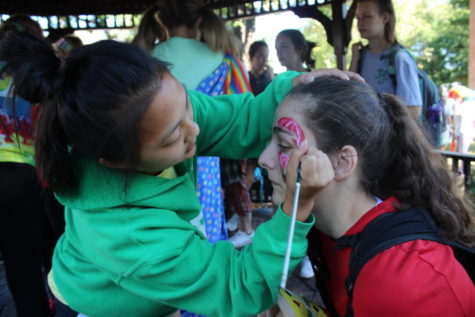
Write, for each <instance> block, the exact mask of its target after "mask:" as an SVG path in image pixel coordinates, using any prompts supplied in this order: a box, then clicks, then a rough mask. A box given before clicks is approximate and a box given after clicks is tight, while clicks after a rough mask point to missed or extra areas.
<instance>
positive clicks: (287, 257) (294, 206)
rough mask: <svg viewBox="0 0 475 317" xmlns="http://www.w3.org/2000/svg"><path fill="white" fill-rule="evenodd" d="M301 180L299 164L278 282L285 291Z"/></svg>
mask: <svg viewBox="0 0 475 317" xmlns="http://www.w3.org/2000/svg"><path fill="white" fill-rule="evenodd" d="M301 179H302V176H301V174H300V164H299V166H298V168H297V181H296V183H295V191H294V201H293V204H292V216H291V218H290V229H289V237H288V240H287V250H286V251H285V258H284V270H283V271H282V280H281V282H280V287H281V288H283V289H285V285H286V284H287V275H288V271H289V264H290V252H291V251H292V243H293V241H294V229H295V221H297V206H298V203H299V194H300V181H301Z"/></svg>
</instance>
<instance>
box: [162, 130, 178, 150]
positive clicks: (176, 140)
mask: <svg viewBox="0 0 475 317" xmlns="http://www.w3.org/2000/svg"><path fill="white" fill-rule="evenodd" d="M180 137H181V133H178V136H177V137H176V138H175V139H174V140H173V141H171V142H168V143H167V144H165V147H167V146H172V145H174V144H176V143H178V141H180Z"/></svg>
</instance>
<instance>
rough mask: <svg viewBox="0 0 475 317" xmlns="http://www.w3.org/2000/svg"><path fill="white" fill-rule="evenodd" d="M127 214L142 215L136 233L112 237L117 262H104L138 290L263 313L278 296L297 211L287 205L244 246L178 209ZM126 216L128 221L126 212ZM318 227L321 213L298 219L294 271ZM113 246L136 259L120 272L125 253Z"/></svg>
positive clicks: (176, 302)
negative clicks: (212, 237)
mask: <svg viewBox="0 0 475 317" xmlns="http://www.w3.org/2000/svg"><path fill="white" fill-rule="evenodd" d="M137 213H138V214H137ZM157 213H158V214H159V216H158V217H157ZM124 214H125V213H124ZM126 214H129V215H130V214H132V215H134V216H133V219H140V222H137V221H133V219H132V218H130V220H129V222H128V225H127V226H125V227H124V230H125V231H124V232H130V236H128V237H125V238H124V240H123V241H117V237H114V238H112V237H111V240H110V241H117V242H115V243H116V246H111V247H110V248H109V249H108V250H103V251H102V252H103V253H102V257H105V258H107V259H108V263H109V264H108V266H107V267H104V269H105V270H109V271H110V274H111V277H112V278H114V279H115V280H116V282H117V284H118V285H119V286H120V287H122V288H124V289H125V290H127V291H129V292H130V293H132V294H135V295H138V296H140V297H144V298H147V299H149V300H153V301H157V302H159V303H161V304H163V305H168V306H172V307H176V308H180V309H185V310H188V311H192V312H195V313H199V314H202V315H206V316H230V317H232V316H235V317H242V316H251V315H254V316H255V315H256V314H258V313H259V312H261V311H264V310H266V309H267V308H269V307H270V306H272V304H273V303H275V301H276V300H277V295H278V292H279V283H280V279H281V274H282V269H283V263H284V254H285V250H286V246H287V237H288V236H287V235H288V229H289V225H290V217H289V216H287V215H286V214H285V213H283V212H282V211H281V210H280V208H279V210H278V211H277V212H276V214H275V215H274V217H273V218H272V219H271V220H269V221H268V222H266V223H264V224H262V225H260V226H259V227H258V228H257V230H256V233H255V236H254V240H253V243H252V245H248V246H246V247H244V248H243V249H242V250H241V251H238V250H236V249H234V247H233V245H232V244H231V243H229V242H227V241H220V242H217V243H216V244H211V243H209V242H208V241H207V240H206V238H205V237H204V236H203V235H201V234H200V232H199V231H198V230H197V229H196V228H194V227H192V226H191V225H190V224H189V223H188V222H186V221H184V220H183V219H180V218H179V217H178V216H177V215H176V213H175V212H173V211H167V210H150V209H142V210H128V211H127V213H126ZM121 219H122V218H121ZM116 220H117V219H116ZM122 220H124V221H127V217H126V215H124V217H123V219H122ZM125 224H127V223H126V222H125ZM312 226H313V217H311V219H309V221H308V222H306V223H302V222H297V223H296V227H295V236H294V243H293V248H292V254H291V264H290V270H289V271H290V272H292V270H293V269H294V268H295V267H296V266H297V264H298V263H299V262H300V261H301V260H302V258H303V257H304V256H305V254H306V249H307V240H306V235H307V233H308V231H309V230H310V228H311V227H312ZM131 230H133V231H131ZM101 234H104V232H101ZM106 234H107V233H106ZM109 234H111V233H109ZM103 237H104V238H106V237H105V236H103ZM110 250H124V252H123V255H127V261H128V262H131V261H132V260H136V262H135V263H134V264H132V265H131V267H130V269H129V270H127V271H126V272H122V273H119V275H118V276H117V272H114V270H115V268H116V267H120V266H122V265H123V263H122V262H121V261H123V259H122V258H121V257H119V256H117V254H115V253H108V251H110ZM125 250H127V253H125ZM133 256H135V258H132V257H133ZM111 261H117V265H114V263H112V262H111Z"/></svg>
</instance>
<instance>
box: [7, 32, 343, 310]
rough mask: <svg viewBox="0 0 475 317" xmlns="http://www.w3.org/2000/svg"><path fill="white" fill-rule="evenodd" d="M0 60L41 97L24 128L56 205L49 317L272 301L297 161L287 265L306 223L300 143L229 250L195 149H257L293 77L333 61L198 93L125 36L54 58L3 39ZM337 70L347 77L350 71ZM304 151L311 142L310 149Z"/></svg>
mask: <svg viewBox="0 0 475 317" xmlns="http://www.w3.org/2000/svg"><path fill="white" fill-rule="evenodd" d="M0 59H1V60H4V61H6V63H7V65H6V70H8V72H9V73H11V74H13V79H14V82H15V83H16V85H15V90H14V94H16V95H19V96H22V97H23V98H25V99H27V100H29V101H31V102H41V103H42V104H43V105H44V107H43V109H42V111H41V113H40V116H39V118H38V121H37V126H36V148H35V150H36V162H37V168H38V173H39V175H40V176H41V177H42V179H43V180H44V181H45V182H46V183H47V184H48V185H49V186H50V187H51V188H52V189H54V190H55V192H56V195H57V197H58V199H59V200H60V201H61V203H62V204H63V205H64V206H65V218H66V231H65V233H64V235H63V236H62V237H61V238H60V240H59V242H58V244H57V245H56V249H55V254H54V258H53V269H52V271H51V272H50V274H49V285H50V287H51V289H52V291H53V294H54V295H55V297H56V299H57V301H56V303H57V310H58V314H57V315H58V316H66V315H68V314H71V313H74V311H77V312H81V313H83V314H86V315H88V316H91V317H92V316H154V317H156V316H169V315H172V314H173V313H174V312H175V311H176V309H177V308H182V309H186V310H188V311H192V312H196V313H199V314H203V315H207V316H239V317H241V316H251V315H255V314H257V313H259V312H260V311H263V310H265V309H267V308H268V307H270V306H271V305H272V303H273V302H274V301H275V300H276V297H277V294H278V286H279V282H280V277H281V273H282V267H283V262H284V254H285V249H286V245H287V231H288V228H289V224H290V218H289V216H288V214H289V213H290V210H289V209H290V208H287V207H286V206H291V205H292V200H293V196H292V193H293V190H294V188H295V180H296V167H297V165H298V162H299V161H300V160H302V158H303V157H306V158H307V159H305V160H302V171H303V172H302V189H301V196H300V200H299V210H298V215H297V220H298V221H297V224H296V227H295V236H294V241H295V242H294V245H293V249H292V254H291V265H290V270H293V269H294V268H295V266H296V265H297V264H298V262H299V261H300V260H301V259H302V258H303V256H304V255H305V252H306V248H307V243H306V239H305V236H306V234H307V232H308V230H309V229H310V227H311V226H312V225H313V217H312V216H310V210H311V209H312V206H313V201H314V200H315V199H314V194H313V193H314V190H313V189H314V187H315V186H316V184H314V183H313V182H312V180H311V178H307V176H308V175H307V174H308V172H307V171H311V170H312V168H313V166H312V154H309V153H311V152H308V153H307V154H305V153H306V151H307V147H308V146H307V145H306V143H304V144H302V146H301V147H300V148H299V149H297V150H295V151H294V152H293V154H292V156H291V158H290V161H289V166H291V167H289V169H288V170H287V189H288V193H289V195H287V196H286V199H285V203H284V204H283V206H284V210H282V209H281V208H279V210H278V211H277V213H276V215H275V216H274V218H273V219H272V220H270V221H269V222H267V223H265V224H263V225H261V226H260V227H259V229H258V230H257V231H256V234H255V238H254V243H253V245H251V246H247V247H245V248H244V249H242V250H241V251H237V250H235V249H234V248H233V246H232V244H231V243H229V242H227V241H222V242H218V243H216V244H211V243H209V242H208V241H207V240H206V237H205V235H204V234H203V232H202V227H203V223H202V218H201V212H200V205H199V202H198V199H197V197H196V188H195V172H196V171H195V166H196V165H195V164H196V156H197V155H205V156H220V157H225V158H232V159H242V158H248V157H257V156H258V154H259V153H260V151H261V150H262V149H263V148H264V146H265V143H266V141H268V140H269V138H270V137H271V126H272V117H273V113H274V111H275V108H276V107H277V105H278V104H279V102H280V101H281V100H282V99H283V97H284V96H285V95H286V93H287V92H288V91H289V90H290V89H291V88H292V85H293V84H296V83H299V82H306V81H307V82H308V81H311V80H313V78H315V77H316V76H320V75H336V76H338V77H341V78H346V79H348V75H347V74H345V73H343V72H339V71H337V70H322V71H320V72H316V73H310V74H306V75H303V76H304V77H302V76H297V75H298V74H297V73H285V74H282V75H281V76H279V77H277V78H276V79H275V80H274V81H273V83H272V84H271V85H270V86H269V88H268V89H266V91H265V92H264V93H262V94H261V95H260V96H259V97H257V98H254V97H253V96H252V94H250V93H247V94H241V95H231V96H220V97H216V98H210V97H208V96H206V95H204V94H201V93H198V92H194V91H187V90H185V89H184V87H183V86H182V85H181V84H180V83H179V82H178V81H177V80H176V79H175V78H174V77H173V76H172V75H171V74H170V73H169V72H168V68H167V67H168V65H166V64H165V63H163V62H161V61H159V60H156V59H154V58H152V57H150V56H148V55H147V54H146V53H145V52H143V51H141V50H140V49H139V48H136V47H135V46H132V45H128V44H122V43H118V42H114V41H101V42H98V43H95V44H92V45H86V46H84V47H81V48H78V49H77V50H75V51H73V52H72V53H71V55H70V56H69V57H68V58H67V59H65V60H60V59H58V58H57V57H56V56H55V54H54V52H53V50H52V49H51V47H50V46H49V45H47V43H45V42H44V40H41V39H38V38H36V37H34V36H32V35H29V34H26V33H25V34H24V33H20V34H17V35H12V36H11V37H10V38H8V39H6V40H5V41H4V43H3V45H2V46H1V47H0ZM350 75H351V74H350ZM312 153H313V152H312Z"/></svg>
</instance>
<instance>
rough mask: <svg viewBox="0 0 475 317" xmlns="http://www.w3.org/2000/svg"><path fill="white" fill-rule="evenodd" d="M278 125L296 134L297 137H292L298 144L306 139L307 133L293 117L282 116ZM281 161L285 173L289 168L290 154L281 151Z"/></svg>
mask: <svg viewBox="0 0 475 317" xmlns="http://www.w3.org/2000/svg"><path fill="white" fill-rule="evenodd" d="M277 126H279V127H281V128H284V129H286V130H288V131H289V132H291V133H292V134H293V135H295V137H296V138H295V139H292V142H293V143H294V144H295V145H296V146H300V144H302V142H303V141H304V140H305V134H304V133H303V129H302V127H300V125H299V124H298V123H297V121H295V120H294V119H292V118H287V117H282V118H280V119H279V121H277ZM278 155H279V163H280V168H281V169H282V174H284V172H285V170H286V169H287V165H288V164H289V159H290V155H289V154H284V153H282V152H279V154H278Z"/></svg>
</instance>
